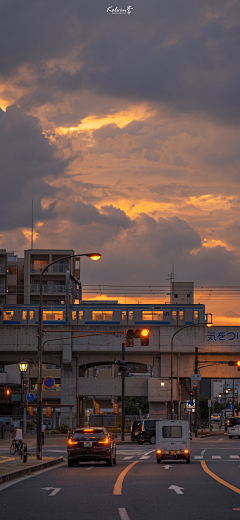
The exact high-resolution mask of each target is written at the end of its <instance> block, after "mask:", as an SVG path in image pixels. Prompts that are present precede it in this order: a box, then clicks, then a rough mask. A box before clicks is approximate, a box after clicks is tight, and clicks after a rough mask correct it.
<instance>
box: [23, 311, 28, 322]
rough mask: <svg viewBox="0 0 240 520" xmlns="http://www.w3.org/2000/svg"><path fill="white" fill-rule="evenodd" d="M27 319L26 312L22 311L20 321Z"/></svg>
mask: <svg viewBox="0 0 240 520" xmlns="http://www.w3.org/2000/svg"><path fill="white" fill-rule="evenodd" d="M26 319H27V311H22V320H23V321H25V320H26Z"/></svg>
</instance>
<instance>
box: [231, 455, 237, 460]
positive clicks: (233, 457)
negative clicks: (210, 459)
mask: <svg viewBox="0 0 240 520" xmlns="http://www.w3.org/2000/svg"><path fill="white" fill-rule="evenodd" d="M229 457H230V459H239V455H229Z"/></svg>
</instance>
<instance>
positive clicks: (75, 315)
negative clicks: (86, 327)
mask: <svg viewBox="0 0 240 520" xmlns="http://www.w3.org/2000/svg"><path fill="white" fill-rule="evenodd" d="M76 319H77V311H72V320H73V321H75V320H76Z"/></svg>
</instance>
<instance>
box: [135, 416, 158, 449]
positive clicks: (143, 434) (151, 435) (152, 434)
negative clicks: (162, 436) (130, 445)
mask: <svg viewBox="0 0 240 520" xmlns="http://www.w3.org/2000/svg"><path fill="white" fill-rule="evenodd" d="M131 440H132V441H133V442H138V444H143V443H144V442H149V443H150V444H155V443H156V420H153V419H142V420H139V421H133V423H132V426H131Z"/></svg>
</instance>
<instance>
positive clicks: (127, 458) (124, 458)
mask: <svg viewBox="0 0 240 520" xmlns="http://www.w3.org/2000/svg"><path fill="white" fill-rule="evenodd" d="M130 459H133V456H131V457H123V459H122V460H130Z"/></svg>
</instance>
